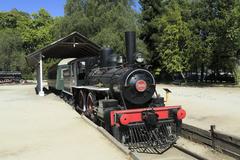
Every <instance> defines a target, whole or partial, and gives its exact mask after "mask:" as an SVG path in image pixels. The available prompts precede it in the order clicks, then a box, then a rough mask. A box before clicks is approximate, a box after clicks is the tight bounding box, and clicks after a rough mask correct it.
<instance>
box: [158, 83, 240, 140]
mask: <svg viewBox="0 0 240 160" xmlns="http://www.w3.org/2000/svg"><path fill="white" fill-rule="evenodd" d="M162 88H168V89H170V90H171V91H172V93H171V94H170V99H169V101H168V103H167V105H178V104H180V105H182V107H183V108H184V109H185V110H186V111H187V117H186V119H185V120H184V123H187V124H192V125H194V126H197V127H200V128H203V129H208V130H209V128H210V127H209V126H210V125H212V124H214V125H216V128H217V130H219V131H222V132H224V133H227V134H231V135H235V136H238V137H240V88H227V87H203V88H200V87H180V86H174V85H161V84H160V85H158V86H157V90H158V91H159V92H160V93H161V95H164V94H165V93H164V91H163V89H162Z"/></svg>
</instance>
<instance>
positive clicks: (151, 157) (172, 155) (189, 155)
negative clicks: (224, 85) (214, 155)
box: [82, 116, 207, 160]
mask: <svg viewBox="0 0 240 160" xmlns="http://www.w3.org/2000/svg"><path fill="white" fill-rule="evenodd" d="M82 118H83V119H84V120H85V121H86V122H87V123H89V124H90V125H91V126H93V127H94V128H96V129H97V130H98V131H100V132H101V133H102V134H103V135H104V136H105V137H106V138H108V139H109V140H110V141H111V142H112V143H114V144H115V145H116V146H117V147H118V148H119V149H120V150H121V151H123V152H124V153H125V154H127V155H129V156H130V157H131V159H133V160H157V159H161V160H164V159H166V160H207V158H205V157H202V156H200V155H198V154H196V153H193V152H191V151H190V150H188V149H186V148H183V147H181V146H180V145H177V144H176V145H174V146H173V147H171V148H170V149H168V150H167V151H166V152H164V153H163V154H149V153H138V152H132V151H130V150H129V149H128V148H127V147H126V146H124V145H123V144H121V143H120V142H119V141H117V140H116V139H115V138H114V137H113V136H112V135H111V134H109V133H108V132H107V131H106V130H105V129H103V128H102V127H99V126H97V125H96V124H95V123H93V122H92V121H90V120H89V119H88V118H87V117H85V116H82Z"/></svg>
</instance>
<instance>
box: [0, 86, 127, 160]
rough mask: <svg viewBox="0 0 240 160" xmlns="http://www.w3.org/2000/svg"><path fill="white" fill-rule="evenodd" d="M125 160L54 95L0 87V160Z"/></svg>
mask: <svg viewBox="0 0 240 160" xmlns="http://www.w3.org/2000/svg"><path fill="white" fill-rule="evenodd" d="M33 159H34V160H45V159H49V160H51V159H52V160H55V159H57V160H68V159H69V160H74V159H76V160H79V159H88V160H89V159H94V160H96V159H98V160H100V159H104V160H107V159H109V160H112V159H114V160H118V159H119V160H123V159H128V157H126V155H125V154H123V153H122V152H121V151H120V150H118V148H117V147H116V146H115V145H113V144H112V143H111V142H110V141H109V140H107V139H106V138H105V137H104V136H103V135H102V134H101V133H99V132H98V131H97V130H96V129H95V128H93V127H91V126H89V125H88V124H87V123H86V122H85V121H84V120H83V119H81V118H80V115H79V114H77V113H76V112H75V111H74V110H73V109H72V108H71V107H70V106H69V105H67V104H66V103H64V102H63V101H62V100H61V99H59V98H58V97H56V96H55V95H52V94H50V95H47V96H45V97H39V96H36V95H35V93H34V86H33V85H24V86H20V85H17V86H0V160H33Z"/></svg>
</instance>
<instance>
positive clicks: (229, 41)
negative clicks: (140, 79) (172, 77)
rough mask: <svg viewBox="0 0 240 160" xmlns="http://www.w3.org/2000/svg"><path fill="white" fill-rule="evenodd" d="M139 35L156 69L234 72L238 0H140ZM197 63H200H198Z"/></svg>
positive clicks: (239, 47)
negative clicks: (140, 31) (140, 21)
mask: <svg viewBox="0 0 240 160" xmlns="http://www.w3.org/2000/svg"><path fill="white" fill-rule="evenodd" d="M140 2H141V5H142V8H143V10H142V23H143V27H142V34H141V39H143V40H144V42H145V43H146V45H147V48H148V50H149V52H150V61H151V63H152V64H153V65H154V68H155V69H158V70H163V71H166V72H168V73H176V72H184V71H190V70H191V71H195V72H198V71H199V68H201V75H202V76H203V72H207V70H208V69H211V70H212V71H214V72H215V73H216V74H219V72H221V71H225V72H226V71H227V72H232V73H233V72H234V68H236V65H237V59H238V57H237V55H239V52H240V41H239V40H240V36H239V35H240V30H239V28H240V2H239V1H238V0H216V1H208V0H202V1H188V0H177V1H170V0H152V1H147V0H140ZM199 66H200V67H199Z"/></svg>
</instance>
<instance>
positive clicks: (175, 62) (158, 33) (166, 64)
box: [141, 0, 191, 78]
mask: <svg viewBox="0 0 240 160" xmlns="http://www.w3.org/2000/svg"><path fill="white" fill-rule="evenodd" d="M179 2H180V1H179ZM141 4H142V5H143V13H142V14H143V22H144V26H143V33H142V35H141V38H142V39H143V40H144V42H145V43H146V44H147V46H148V49H149V52H150V54H151V62H152V63H153V64H154V67H155V70H157V69H160V70H164V71H167V72H168V73H176V72H179V73H181V75H182V76H183V78H184V75H183V72H184V71H187V70H188V69H189V59H190V57H191V53H190V52H189V43H190V42H189V39H190V37H191V32H190V30H189V28H188V24H187V23H186V22H184V20H183V17H182V10H181V8H180V6H179V4H178V3H177V2H175V1H145V0H142V1H141Z"/></svg>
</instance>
